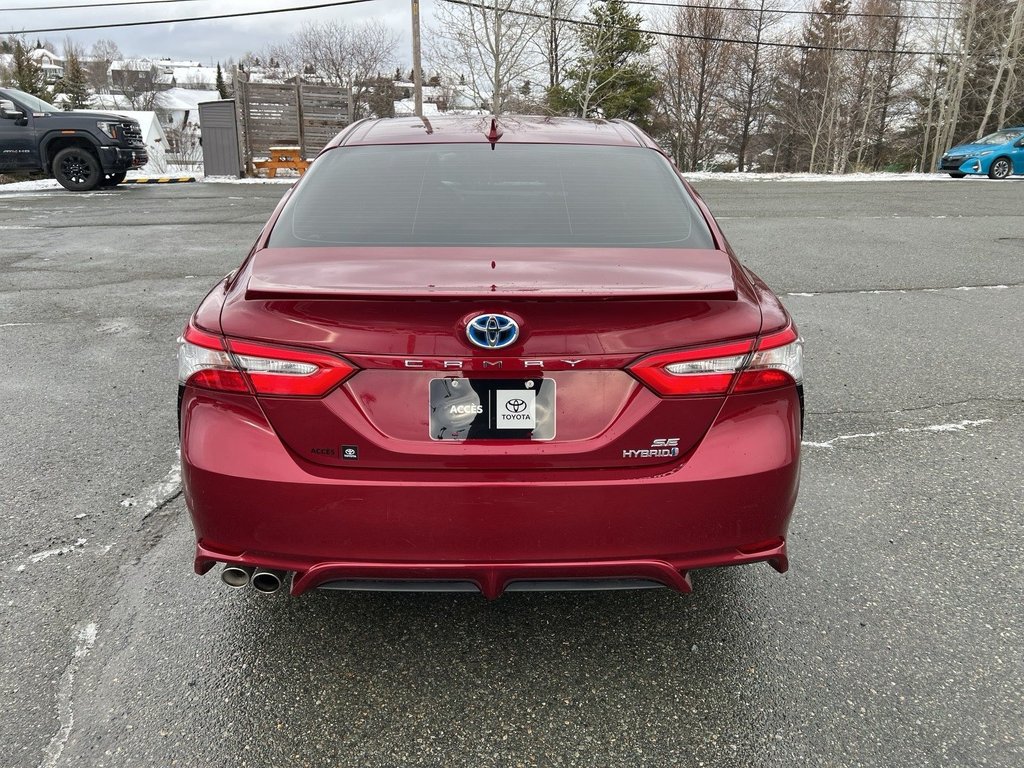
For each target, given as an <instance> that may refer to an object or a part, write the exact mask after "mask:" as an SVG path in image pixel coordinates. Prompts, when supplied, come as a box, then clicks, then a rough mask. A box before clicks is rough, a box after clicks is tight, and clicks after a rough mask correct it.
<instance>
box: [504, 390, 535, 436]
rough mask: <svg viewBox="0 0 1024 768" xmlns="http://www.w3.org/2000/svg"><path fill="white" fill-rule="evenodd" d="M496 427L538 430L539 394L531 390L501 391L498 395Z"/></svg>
mask: <svg viewBox="0 0 1024 768" xmlns="http://www.w3.org/2000/svg"><path fill="white" fill-rule="evenodd" d="M495 394H496V400H497V402H496V403H495V409H494V410H495V413H494V419H495V422H496V423H495V425H494V426H495V427H496V428H498V429H536V428H537V393H536V392H535V391H530V390H519V389H499V390H498V391H497V392H496V393H495Z"/></svg>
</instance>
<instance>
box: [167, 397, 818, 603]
mask: <svg viewBox="0 0 1024 768" xmlns="http://www.w3.org/2000/svg"><path fill="white" fill-rule="evenodd" d="M182 409H183V414H184V418H183V424H184V429H183V434H182V469H183V480H184V486H185V496H186V501H187V504H188V508H189V512H190V513H191V515H192V520H193V524H194V527H195V530H196V538H197V547H196V557H195V569H196V571H197V572H198V573H205V572H206V571H208V570H209V569H210V568H212V567H213V566H214V565H215V564H216V563H217V562H225V563H235V564H240V565H252V566H262V567H267V568H274V569H279V570H285V571H293V572H295V578H294V580H293V583H292V593H293V594H301V593H302V592H304V591H306V590H308V589H311V588H314V587H319V586H323V585H330V584H331V583H334V582H338V581H352V580H368V581H373V582H376V581H390V580H410V581H421V580H422V581H460V582H468V583H471V584H472V585H475V587H476V588H477V589H479V590H480V591H481V592H482V593H483V594H484V595H485V596H487V597H489V598H493V597H497V596H498V595H500V594H501V593H502V592H503V591H504V590H505V589H506V588H507V587H508V586H509V585H511V584H516V583H517V582H522V581H535V580H542V581H559V580H574V581H575V580H587V579H641V580H645V581H653V582H657V583H660V584H664V585H666V586H668V587H671V588H673V589H676V590H679V591H684V592H685V591H689V588H690V585H689V579H688V576H687V574H688V571H690V570H693V569H696V568H705V567H711V566H721V565H739V564H743V563H750V562H757V561H767V562H769V563H770V564H771V565H772V566H773V567H774V568H776V570H779V571H784V570H786V568H787V566H788V561H787V556H786V542H785V539H786V533H787V528H788V524H789V518H790V514H791V512H792V509H793V505H794V503H795V500H796V493H797V487H798V484H799V461H800V459H799V434H800V404H799V399H798V396H797V392H796V390H795V388H789V389H785V390H777V391H774V392H767V393H758V394H756V395H744V396H733V397H731V398H730V399H729V400H728V401H727V403H726V405H725V407H724V408H723V410H722V412H721V413H720V414H719V416H718V418H717V420H716V421H715V423H714V425H713V426H712V428H711V429H710V430H709V432H708V433H707V435H706V436H705V438H704V440H703V441H702V442H701V444H700V445H699V446H698V447H697V448H696V449H695V450H694V451H693V452H691V453H690V454H689V455H688V456H684V457H683V458H682V459H681V460H679V461H678V462H677V463H675V464H672V465H663V466H660V467H653V468H650V467H649V468H643V469H641V468H637V470H636V471H635V472H631V473H625V472H623V471H621V470H614V471H613V470H593V469H591V470H546V471H521V472H476V471H467V470H458V471H454V470H448V471H437V472H434V471H423V470H419V471H406V472H401V473H399V472H392V471H386V470H348V469H347V468H333V467H324V466H319V465H314V464H310V463H307V462H304V461H303V460H302V459H300V458H298V457H296V456H295V455H294V454H292V453H291V452H289V451H288V450H287V449H286V448H285V447H284V446H283V444H282V443H281V441H280V440H279V439H278V437H277V436H276V434H275V433H274V432H273V430H272V429H271V427H270V426H269V424H268V423H267V421H266V419H265V418H264V417H263V414H262V412H261V411H260V409H259V406H258V405H257V404H256V402H255V401H254V400H252V399H251V398H249V397H245V396H230V395H229V396H225V395H211V394H208V393H203V392H201V391H198V390H192V389H186V390H185V395H184V398H183V401H182Z"/></svg>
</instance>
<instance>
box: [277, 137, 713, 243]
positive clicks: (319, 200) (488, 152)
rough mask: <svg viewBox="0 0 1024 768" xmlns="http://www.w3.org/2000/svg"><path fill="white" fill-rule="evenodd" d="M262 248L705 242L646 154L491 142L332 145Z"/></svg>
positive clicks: (690, 210)
mask: <svg viewBox="0 0 1024 768" xmlns="http://www.w3.org/2000/svg"><path fill="white" fill-rule="evenodd" d="M269 244H270V246H271V247H295V246H329V245H452V246H455V245H481V246H510V245H522V246H563V245H565V246H610V245H614V246H621V247H670V248H700V249H709V248H713V247H714V244H713V240H712V238H711V234H710V232H709V231H708V228H707V225H706V224H705V222H704V219H703V217H702V216H701V214H700V211H699V210H698V209H697V207H696V206H695V204H694V202H693V200H692V199H691V198H690V196H689V195H688V194H687V192H686V189H685V188H684V187H683V185H682V183H681V182H680V180H679V178H678V176H677V175H676V173H675V171H674V170H673V169H672V167H671V165H670V164H669V163H668V161H667V160H666V159H665V158H664V157H662V156H661V155H660V154H658V153H657V152H655V151H653V150H650V149H643V148H639V147H637V148H633V147H609V146H586V145H564V144H504V145H503V144H501V143H500V142H499V144H498V145H497V146H496V147H494V148H493V149H492V148H491V146H490V145H489V144H423V145H399V146H394V145H387V146H363V147H339V148H337V149H332V150H330V151H328V152H327V153H326V154H325V155H324V156H323V157H321V158H319V159H318V160H317V161H316V162H315V163H314V164H313V166H312V167H311V168H310V170H309V172H308V173H307V175H306V178H305V179H303V181H302V183H301V184H300V185H299V186H298V188H297V189H296V190H295V193H294V194H293V195H292V197H291V199H290V200H289V201H288V203H287V205H286V206H285V209H284V211H283V212H282V213H281V217H280V219H279V220H278V222H277V224H276V226H275V227H274V231H273V232H272V234H271V236H270V243H269Z"/></svg>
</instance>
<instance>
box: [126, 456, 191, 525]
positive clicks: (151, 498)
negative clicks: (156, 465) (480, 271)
mask: <svg viewBox="0 0 1024 768" xmlns="http://www.w3.org/2000/svg"><path fill="white" fill-rule="evenodd" d="M177 455H178V459H177V460H176V461H175V462H174V465H173V466H172V467H171V468H170V469H169V470H168V471H167V474H166V475H164V478H163V480H161V481H160V482H158V483H156V484H154V485H151V486H149V487H148V488H146V489H144V490H143V491H142V492H141V493H140V494H139V495H138V496H129V497H128V498H127V499H125V500H124V501H122V502H121V506H122V507H125V508H126V509H128V508H131V507H141V509H142V517H145V516H146V515H148V514H149V513H150V512H152V511H153V510H154V509H156V508H157V507H159V506H161V505H163V504H165V503H167V502H168V501H170V500H171V499H173V498H174V497H175V496H177V495H178V494H179V493H181V451H178V452H177Z"/></svg>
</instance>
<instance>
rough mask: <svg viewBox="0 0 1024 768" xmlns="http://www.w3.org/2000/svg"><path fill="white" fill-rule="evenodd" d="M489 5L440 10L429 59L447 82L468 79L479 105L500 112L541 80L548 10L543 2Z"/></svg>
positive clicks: (497, 0) (489, 0) (510, 0)
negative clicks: (520, 90) (525, 85)
mask: <svg viewBox="0 0 1024 768" xmlns="http://www.w3.org/2000/svg"><path fill="white" fill-rule="evenodd" d="M485 1H486V6H484V5H473V6H469V5H455V4H452V3H444V2H442V3H439V4H438V5H437V6H435V9H434V15H435V24H434V26H433V28H432V29H431V30H430V32H431V37H432V38H433V40H434V47H433V48H432V49H431V50H430V51H429V53H428V56H429V57H430V58H431V60H432V62H433V66H434V67H435V68H436V69H439V70H441V72H442V73H443V74H444V75H445V77H446V79H447V80H450V81H452V82H459V81H460V79H461V78H464V79H465V81H466V87H467V89H468V90H469V91H470V92H471V93H472V95H473V97H474V98H475V99H476V101H477V103H478V104H488V105H490V108H491V111H492V112H494V113H495V114H499V113H501V112H502V111H503V110H504V109H505V102H506V100H507V99H508V98H509V97H510V96H512V94H513V92H514V91H515V89H516V88H518V87H519V86H520V85H521V84H522V83H524V82H527V81H530V82H537V79H538V75H539V74H540V72H542V71H543V70H542V66H543V64H542V62H541V60H540V59H541V57H540V56H539V55H538V52H537V48H536V44H535V42H536V41H537V40H538V39H540V36H541V34H542V28H543V27H544V26H545V25H546V24H547V21H546V19H545V18H544V16H545V15H546V14H547V10H546V9H545V7H544V5H543V0H485ZM517 12H518V13H517ZM522 12H525V14H534V15H524V13H522ZM540 76H541V77H543V75H540Z"/></svg>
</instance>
